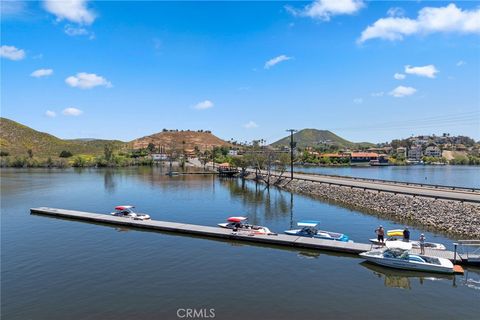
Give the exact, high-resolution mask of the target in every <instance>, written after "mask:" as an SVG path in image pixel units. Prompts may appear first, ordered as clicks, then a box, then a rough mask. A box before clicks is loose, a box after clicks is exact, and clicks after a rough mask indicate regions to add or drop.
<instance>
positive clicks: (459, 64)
mask: <svg viewBox="0 0 480 320" xmlns="http://www.w3.org/2000/svg"><path fill="white" fill-rule="evenodd" d="M466 64H467V63H466V62H465V61H463V60H460V61H458V62H457V63H456V66H457V67H461V66H464V65H466Z"/></svg>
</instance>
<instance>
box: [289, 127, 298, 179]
mask: <svg viewBox="0 0 480 320" xmlns="http://www.w3.org/2000/svg"><path fill="white" fill-rule="evenodd" d="M287 131H288V132H290V179H292V180H293V148H295V143H294V142H293V133H294V132H297V130H295V129H288V130H287Z"/></svg>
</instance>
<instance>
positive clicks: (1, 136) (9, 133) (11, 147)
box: [0, 118, 126, 158]
mask: <svg viewBox="0 0 480 320" xmlns="http://www.w3.org/2000/svg"><path fill="white" fill-rule="evenodd" d="M106 144H111V145H112V146H113V149H114V150H118V149H121V148H122V147H123V146H125V145H126V143H125V142H122V141H118V140H95V139H76V140H62V139H59V138H57V137H55V136H52V135H51V134H48V133H44V132H40V131H36V130H34V129H32V128H29V127H27V126H24V125H22V124H20V123H18V122H15V121H12V120H9V119H6V118H0V150H1V151H2V152H8V154H9V155H10V156H27V152H28V150H29V149H30V150H32V152H33V154H34V155H35V157H39V158H42V157H43V158H46V157H58V155H59V154H60V152H62V151H63V150H65V151H70V152H71V153H72V154H73V155H79V154H89V155H101V154H103V152H104V147H105V145H106Z"/></svg>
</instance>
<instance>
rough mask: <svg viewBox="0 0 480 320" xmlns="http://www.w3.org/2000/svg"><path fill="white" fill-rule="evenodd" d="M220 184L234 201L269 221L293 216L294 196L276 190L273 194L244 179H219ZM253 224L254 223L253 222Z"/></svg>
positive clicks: (261, 185) (261, 186)
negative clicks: (239, 202)
mask: <svg viewBox="0 0 480 320" xmlns="http://www.w3.org/2000/svg"><path fill="white" fill-rule="evenodd" d="M218 181H219V183H220V184H221V185H222V186H224V187H225V189H227V190H228V191H229V193H230V196H231V197H232V198H233V199H237V200H239V201H241V203H242V205H243V206H245V207H247V208H249V212H250V213H253V214H254V217H252V218H253V219H255V218H256V214H257V213H258V212H259V213H260V214H261V215H262V216H264V217H265V218H266V219H267V220H274V219H275V218H278V217H286V216H290V217H291V220H292V216H293V194H292V193H290V192H284V191H282V190H280V189H275V192H273V191H272V192H271V190H270V189H268V188H266V187H265V185H264V184H259V183H255V182H252V181H245V180H242V179H230V178H219V180H218ZM252 222H253V221H252Z"/></svg>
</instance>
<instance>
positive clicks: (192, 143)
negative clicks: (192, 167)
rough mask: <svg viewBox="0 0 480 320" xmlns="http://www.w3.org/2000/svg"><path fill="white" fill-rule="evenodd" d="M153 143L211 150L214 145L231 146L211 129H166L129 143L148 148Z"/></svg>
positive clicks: (135, 147)
mask: <svg viewBox="0 0 480 320" xmlns="http://www.w3.org/2000/svg"><path fill="white" fill-rule="evenodd" d="M150 143H152V144H153V145H154V146H155V148H160V147H161V148H164V149H165V150H171V149H177V150H182V149H183V150H193V149H195V147H197V148H198V149H199V150H200V151H205V150H211V149H212V148H213V147H222V146H226V147H228V146H230V143H228V142H226V141H224V140H222V139H220V138H218V137H216V136H214V135H213V134H212V133H211V132H210V131H191V130H181V131H179V130H164V131H162V132H158V133H155V134H152V135H149V136H146V137H142V138H139V139H135V140H133V141H131V142H130V143H129V145H130V147H131V148H132V149H141V148H146V147H147V146H148V145H149V144H150Z"/></svg>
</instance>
